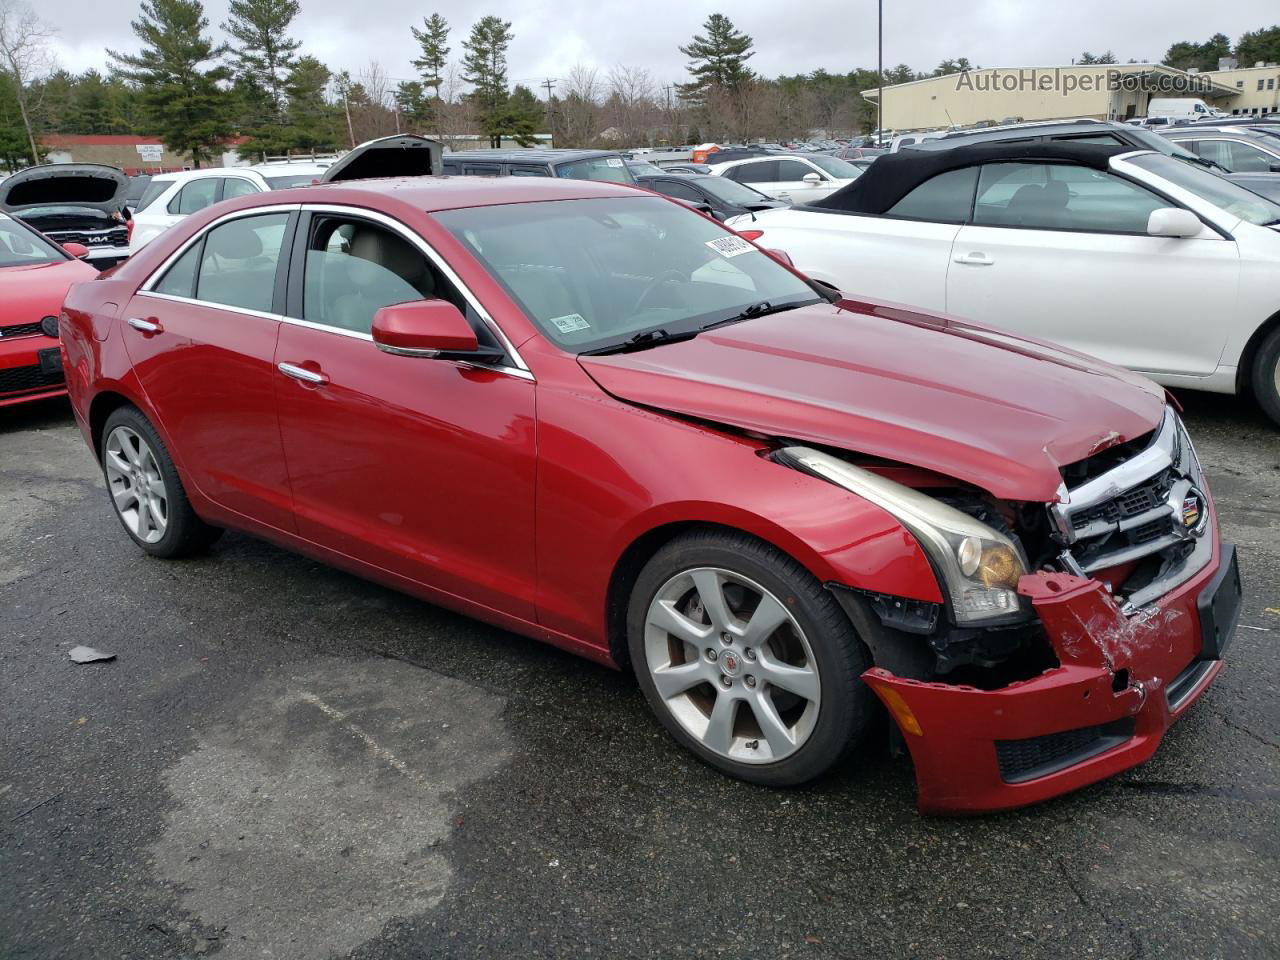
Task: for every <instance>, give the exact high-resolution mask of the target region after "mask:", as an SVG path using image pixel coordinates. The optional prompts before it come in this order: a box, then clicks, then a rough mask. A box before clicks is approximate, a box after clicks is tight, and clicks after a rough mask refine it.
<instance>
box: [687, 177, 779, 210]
mask: <svg viewBox="0 0 1280 960" xmlns="http://www.w3.org/2000/svg"><path fill="white" fill-rule="evenodd" d="M698 186H700V187H701V188H702V189H703V190H705V191H707V193H709V194H711V195H712V196H713V197H715V198H716V199H717V200H723V201H724V202H725V203H735V204H738V205H739V206H745V205H746V204H748V203H760V202H761V201H764V200H772V199H773V198H772V197H770V196H768V195H766V194H763V193H761V192H760V191H759V190H753V189H751V188H750V187H748V186H747V185H746V184H744V183H738V182H737V181H736V180H730V179H729V178H728V177H703V178H702V179H701V180H699V181H698Z"/></svg>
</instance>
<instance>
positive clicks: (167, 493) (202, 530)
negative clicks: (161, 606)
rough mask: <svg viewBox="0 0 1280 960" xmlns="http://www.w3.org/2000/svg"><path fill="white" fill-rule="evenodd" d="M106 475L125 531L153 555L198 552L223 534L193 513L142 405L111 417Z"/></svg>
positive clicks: (105, 447)
mask: <svg viewBox="0 0 1280 960" xmlns="http://www.w3.org/2000/svg"><path fill="white" fill-rule="evenodd" d="M102 473H103V476H104V477H105V478H106V481H107V491H108V492H109V493H110V494H111V503H112V505H113V506H114V507H115V511H116V516H117V517H118V518H119V519H120V523H121V525H122V526H123V527H124V529H125V532H126V533H128V534H129V536H130V537H132V538H133V542H134V543H136V544H137V545H138V546H140V547H141V548H142V549H143V550H145V551H146V552H147V553H149V554H151V555H152V556H156V557H183V556H188V555H190V554H193V553H198V552H200V551H201V550H203V549H205V548H206V547H208V546H209V544H211V543H213V541H214V540H216V539H218V537H219V535H220V534H221V533H222V531H221V530H219V529H218V528H217V527H211V526H209V524H207V523H205V522H204V521H203V520H201V519H200V518H199V517H198V516H196V513H195V511H194V510H192V509H191V504H190V503H189V502H188V501H187V494H186V491H185V490H184V489H183V487H182V481H181V480H180V479H179V478H178V471H177V469H176V468H175V467H174V465H173V460H172V459H171V458H170V456H169V451H168V450H166V449H165V446H164V443H163V441H161V439H160V435H159V434H158V433H156V430H155V427H153V426H152V425H151V422H150V421H149V420H147V418H146V417H145V416H143V415H142V412H141V411H140V410H138V408H137V407H130V406H125V407H120V408H119V409H117V410H114V411H112V413H111V415H110V416H109V417H107V422H106V423H105V424H104V425H103V428H102Z"/></svg>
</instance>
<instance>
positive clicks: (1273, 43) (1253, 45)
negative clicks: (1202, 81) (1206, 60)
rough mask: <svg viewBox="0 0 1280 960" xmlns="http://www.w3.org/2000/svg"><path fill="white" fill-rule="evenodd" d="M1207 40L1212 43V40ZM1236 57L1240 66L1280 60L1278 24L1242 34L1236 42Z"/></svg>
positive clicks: (1279, 31) (1279, 29) (1279, 30)
mask: <svg viewBox="0 0 1280 960" xmlns="http://www.w3.org/2000/svg"><path fill="white" fill-rule="evenodd" d="M1209 42H1210V43H1213V40H1210V41H1209ZM1224 56H1225V54H1224ZM1236 59H1238V60H1239V61H1240V66H1242V67H1252V66H1253V65H1254V64H1255V63H1276V62H1278V61H1280V25H1276V26H1274V27H1268V28H1267V29H1265V30H1250V31H1249V32H1248V33H1246V34H1244V35H1243V36H1242V37H1241V38H1240V42H1239V43H1237V44H1236ZM1214 66H1215V67H1216V66H1217V64H1214Z"/></svg>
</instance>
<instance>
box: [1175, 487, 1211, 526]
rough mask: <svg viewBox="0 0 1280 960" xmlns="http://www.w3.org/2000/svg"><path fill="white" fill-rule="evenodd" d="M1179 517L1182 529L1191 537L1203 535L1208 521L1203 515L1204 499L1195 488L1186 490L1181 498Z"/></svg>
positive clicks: (1204, 514)
mask: <svg viewBox="0 0 1280 960" xmlns="http://www.w3.org/2000/svg"><path fill="white" fill-rule="evenodd" d="M1180 517H1181V520H1182V528H1183V529H1184V530H1186V531H1187V532H1188V533H1190V534H1191V535H1192V536H1193V537H1198V536H1200V535H1201V534H1203V533H1204V527H1205V521H1206V520H1207V519H1208V518H1207V516H1206V513H1205V506H1204V497H1203V495H1202V494H1201V493H1200V491H1199V490H1197V489H1195V487H1192V488H1191V489H1190V490H1188V491H1187V493H1186V495H1185V496H1184V497H1183V498H1182V510H1181V512H1180Z"/></svg>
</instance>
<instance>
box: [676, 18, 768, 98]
mask: <svg viewBox="0 0 1280 960" xmlns="http://www.w3.org/2000/svg"><path fill="white" fill-rule="evenodd" d="M702 29H703V31H704V33H705V36H704V35H701V34H699V35H695V36H694V38H693V40H692V42H690V43H689V44H688V45H687V46H683V47H681V48H680V52H681V53H683V54H684V55H685V56H686V57H688V58H689V74H690V76H691V77H692V78H693V79H692V80H691V81H690V82H689V83H683V84H680V92H681V94H682V95H683V97H684V98H685V100H687V101H689V102H690V103H695V104H702V103H705V102H706V98H707V93H708V92H709V91H710V90H712V89H717V88H718V89H721V90H725V91H729V92H734V91H736V90H738V89H739V88H740V87H741V86H742V85H743V84H745V83H746V82H747V81H748V80H750V79H751V77H752V72H751V71H750V70H749V69H747V66H746V62H747V61H748V60H749V59H751V57H753V56H754V55H755V51H753V50H752V49H751V48H752V46H753V45H754V41H753V40H752V39H751V38H750V37H749V36H747V35H746V34H745V33H740V32H739V31H738V29H737V28H736V27H735V26H734V25H733V21H732V20H730V19H729V18H728V17H726V16H725V15H724V14H722V13H713V14H711V16H709V17H707V19H706V22H705V23H703V25H702Z"/></svg>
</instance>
